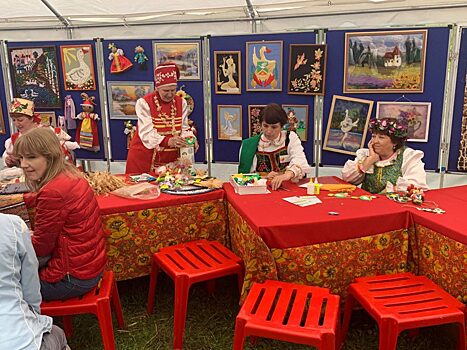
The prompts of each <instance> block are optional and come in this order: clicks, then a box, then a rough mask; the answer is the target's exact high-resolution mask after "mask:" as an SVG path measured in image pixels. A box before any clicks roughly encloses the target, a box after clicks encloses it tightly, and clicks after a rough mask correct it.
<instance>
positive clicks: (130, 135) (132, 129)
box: [123, 120, 136, 149]
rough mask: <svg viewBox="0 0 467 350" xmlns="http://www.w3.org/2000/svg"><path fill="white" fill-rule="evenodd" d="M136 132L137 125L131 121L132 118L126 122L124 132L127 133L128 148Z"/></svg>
mask: <svg viewBox="0 0 467 350" xmlns="http://www.w3.org/2000/svg"><path fill="white" fill-rule="evenodd" d="M135 132H136V126H134V125H133V124H132V123H131V120H127V121H126V122H125V130H123V133H124V134H125V135H126V149H130V144H131V140H132V139H133V136H134V135H135Z"/></svg>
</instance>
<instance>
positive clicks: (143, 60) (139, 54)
mask: <svg viewBox="0 0 467 350" xmlns="http://www.w3.org/2000/svg"><path fill="white" fill-rule="evenodd" d="M148 60H149V58H148V56H146V54H145V53H144V48H143V47H142V46H140V45H138V46H136V47H135V57H134V61H135V62H136V63H137V64H138V65H139V69H141V70H147V69H148Z"/></svg>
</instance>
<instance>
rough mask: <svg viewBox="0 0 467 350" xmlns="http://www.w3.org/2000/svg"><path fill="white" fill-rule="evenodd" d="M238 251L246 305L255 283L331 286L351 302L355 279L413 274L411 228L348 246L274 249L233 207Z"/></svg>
mask: <svg viewBox="0 0 467 350" xmlns="http://www.w3.org/2000/svg"><path fill="white" fill-rule="evenodd" d="M228 214H229V228H230V235H231V240H232V249H233V251H234V252H235V253H236V254H238V255H239V256H240V257H241V258H242V259H243V261H244V263H245V280H244V284H243V290H242V300H243V299H244V298H245V297H246V295H247V293H248V290H249V289H250V287H251V285H252V283H253V282H256V281H257V282H263V281H265V280H266V279H279V280H281V281H288V282H293V283H300V284H310V285H315V286H320V287H326V288H329V289H330V290H331V292H332V293H335V294H339V295H340V296H341V297H345V296H346V293H347V287H348V286H349V284H350V283H351V282H352V281H353V279H354V278H355V277H360V276H369V275H376V274H390V273H398V272H405V271H407V256H408V250H409V238H408V237H409V233H408V230H407V229H400V230H395V231H390V232H386V233H382V234H375V235H371V236H367V237H362V238H356V239H348V240H345V241H338V242H329V243H320V244H314V245H309V246H303V247H297V248H288V249H275V248H272V249H269V248H268V247H267V246H266V244H265V243H264V241H263V240H262V239H261V238H260V237H259V236H258V235H257V234H256V233H255V232H254V231H253V230H252V229H251V227H250V226H249V225H248V223H247V222H246V221H245V220H243V219H242V218H241V217H240V215H239V214H238V213H237V211H236V210H235V209H234V208H233V207H232V206H231V205H230V204H228Z"/></svg>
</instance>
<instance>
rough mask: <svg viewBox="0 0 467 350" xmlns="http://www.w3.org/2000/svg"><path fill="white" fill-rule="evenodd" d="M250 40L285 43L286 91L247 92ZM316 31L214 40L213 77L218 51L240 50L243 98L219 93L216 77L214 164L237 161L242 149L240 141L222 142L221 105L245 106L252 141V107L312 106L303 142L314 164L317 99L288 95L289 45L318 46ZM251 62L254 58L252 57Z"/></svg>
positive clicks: (245, 128) (244, 117) (244, 124)
mask: <svg viewBox="0 0 467 350" xmlns="http://www.w3.org/2000/svg"><path fill="white" fill-rule="evenodd" d="M250 41H282V57H283V60H282V91H262V92H256V91H246V86H247V81H246V76H247V74H246V69H247V67H246V43H247V42H250ZM315 41H316V34H315V32H300V33H284V34H257V35H236V36H220V37H211V42H210V50H211V75H213V74H215V72H216V67H214V51H240V52H241V72H240V74H241V83H242V87H241V95H230V94H229V95H227V94H215V93H214V91H215V86H214V78H213V79H212V81H211V91H212V125H213V127H212V130H213V149H214V161H218V162H237V161H238V154H239V150H240V145H241V142H240V141H226V140H219V136H218V122H217V121H218V118H217V106H218V105H241V106H242V114H243V115H242V136H243V138H244V139H245V138H248V137H249V135H248V132H249V130H248V127H249V125H248V105H267V104H268V103H272V102H274V103H278V104H280V105H282V104H289V105H307V106H308V137H307V141H304V142H302V144H303V147H304V149H305V153H306V156H307V159H308V162H309V163H310V164H311V163H312V162H313V137H314V135H313V119H314V115H313V108H314V96H309V95H289V94H287V84H288V68H289V45H290V44H314V43H315ZM250 61H251V58H250Z"/></svg>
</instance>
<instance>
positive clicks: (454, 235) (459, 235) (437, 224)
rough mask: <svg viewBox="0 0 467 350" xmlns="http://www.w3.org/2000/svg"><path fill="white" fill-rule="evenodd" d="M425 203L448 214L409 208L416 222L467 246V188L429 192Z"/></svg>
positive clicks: (457, 187)
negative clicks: (435, 206)
mask: <svg viewBox="0 0 467 350" xmlns="http://www.w3.org/2000/svg"><path fill="white" fill-rule="evenodd" d="M425 201H426V202H427V203H426V204H427V205H430V206H431V205H435V204H436V205H437V206H438V207H440V208H441V209H443V210H445V211H446V213H444V214H434V213H429V212H424V211H419V210H416V209H415V208H409V209H410V212H411V214H412V217H413V220H414V222H415V223H416V224H419V225H422V226H425V227H426V228H429V229H431V230H433V231H436V232H439V233H441V234H443V235H445V236H446V237H449V238H451V239H454V240H456V241H458V242H461V243H463V244H467V221H466V215H467V186H456V187H449V188H443V189H439V190H431V191H427V192H426V193H425ZM433 202H434V203H433Z"/></svg>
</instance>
